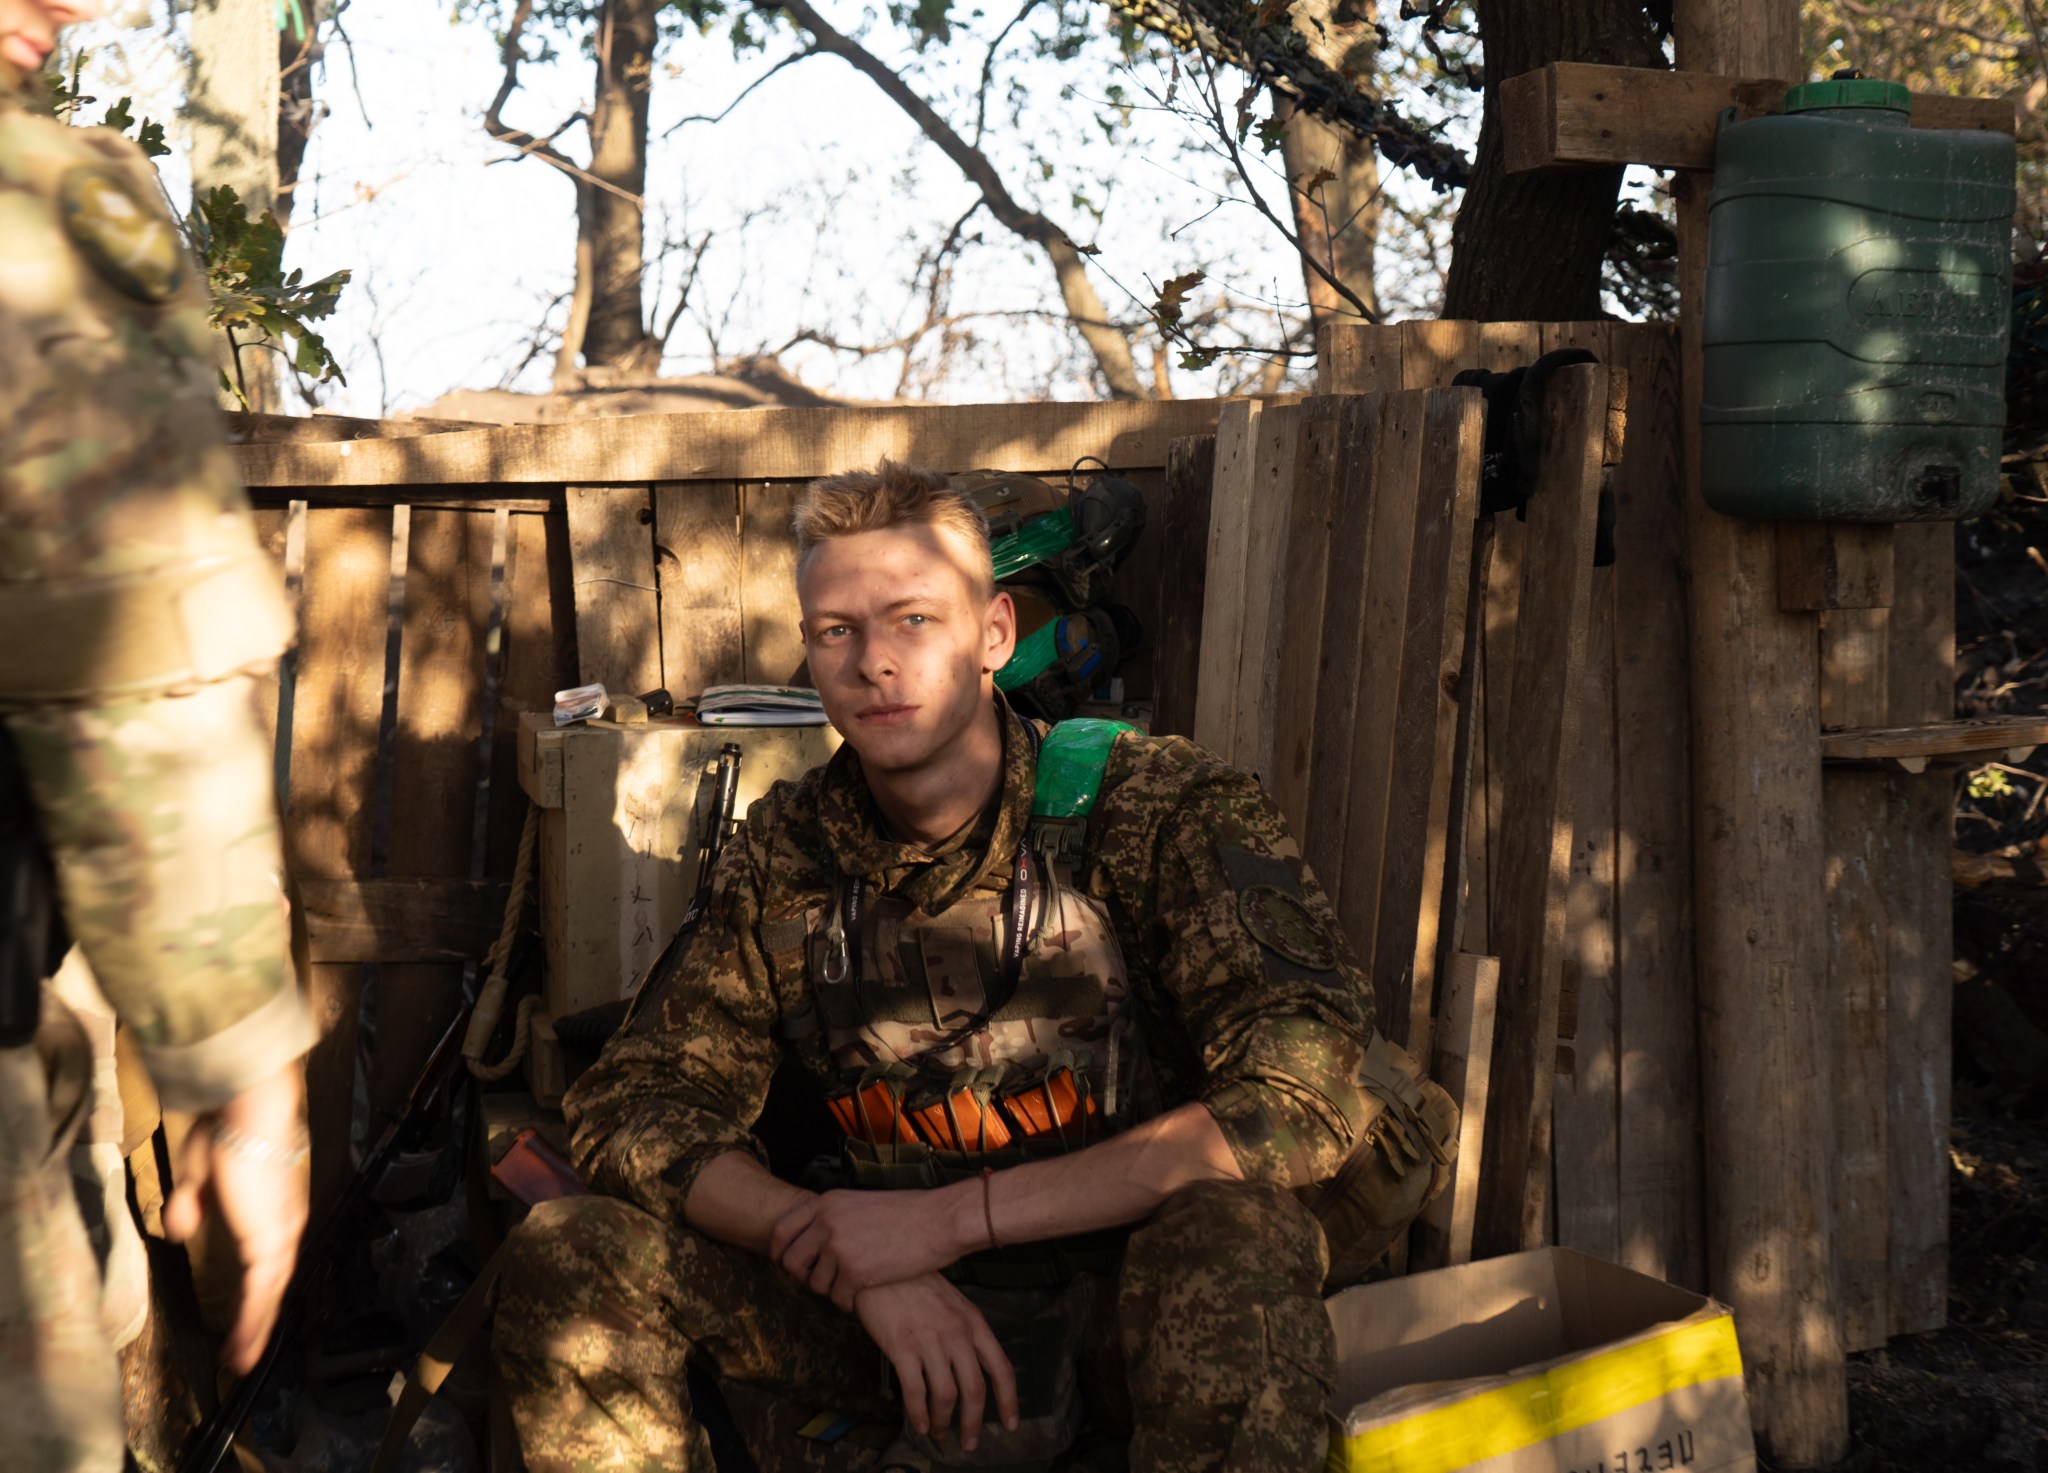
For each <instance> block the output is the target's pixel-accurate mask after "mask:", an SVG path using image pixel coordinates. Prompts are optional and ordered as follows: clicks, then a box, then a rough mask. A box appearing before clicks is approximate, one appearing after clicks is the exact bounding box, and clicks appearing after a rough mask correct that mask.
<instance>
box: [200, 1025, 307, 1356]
mask: <svg viewBox="0 0 2048 1473" xmlns="http://www.w3.org/2000/svg"><path fill="white" fill-rule="evenodd" d="M305 1104H306V1082H305V1076H304V1075H303V1074H302V1073H301V1072H300V1069H299V1066H298V1065H297V1064H293V1065H291V1066H290V1067H289V1068H286V1069H284V1070H281V1071H280V1072H278V1073H276V1074H273V1075H272V1076H270V1078H268V1079H266V1080H264V1081H262V1082H261V1083H260V1084H255V1085H251V1086H250V1087H249V1088H248V1089H245V1090H243V1091H242V1092H241V1093H240V1094H238V1095H236V1096H235V1097H234V1098H233V1099H231V1100H229V1101H228V1102H227V1103H226V1104H224V1105H222V1106H221V1107H220V1108H219V1109H218V1110H216V1111H214V1112H213V1114H212V1115H210V1116H209V1117H207V1118H206V1119H205V1120H202V1121H201V1122H200V1123H199V1125H198V1126H196V1127H195V1128H194V1129H193V1131H192V1134H191V1135H190V1136H189V1137H187V1138H186V1141H185V1149H184V1151H183V1152H182V1154H181V1155H180V1157H179V1163H178V1165H179V1170H178V1187H177V1190H176V1191H175V1192H174V1193H173V1194H172V1196H171V1200H170V1203H169V1205H167V1206H166V1207H165V1208H164V1230H165V1231H166V1232H167V1233H169V1234H170V1236H171V1238H172V1239H173V1240H174V1241H176V1242H181V1243H182V1242H183V1241H185V1240H186V1239H187V1238H189V1237H191V1236H192V1234H193V1233H195V1232H197V1231H198V1229H199V1219H200V1216H201V1212H202V1210H203V1209H202V1207H201V1196H202V1194H203V1193H204V1194H207V1195H210V1196H211V1198H212V1200H213V1206H214V1208H215V1209H216V1210H217V1211H218V1212H219V1214H220V1221H221V1224H222V1226H224V1227H225V1228H226V1229H227V1230H228V1232H229V1234H230V1235H231V1236H232V1237H233V1238H234V1240H235V1253H236V1257H237V1258H238V1259H239V1261H240V1262H241V1265H242V1285H241V1292H240V1293H239V1295H238V1296H237V1298H236V1304H235V1322H234V1324H233V1325H232V1326H230V1327H229V1329H228V1338H227V1343H226V1344H225V1345H224V1346H222V1347H221V1359H222V1360H223V1361H224V1362H226V1364H227V1365H228V1366H229V1367H230V1368H232V1369H233V1370H234V1371H235V1372H237V1373H238V1374H246V1373H247V1372H248V1371H249V1370H250V1369H251V1368H253V1367H254V1366H255V1364H256V1361H257V1359H258V1357H260V1356H261V1355H262V1354H263V1347H264V1346H265V1345H266V1344H268V1343H269V1340H270V1332H271V1329H272V1328H273V1327H274V1326H275V1325H276V1323H277V1311H278V1305H279V1304H280V1303H281V1302H282V1300H283V1299H284V1291H285V1289H286V1287H287V1286H288V1285H289V1284H290V1283H291V1279H292V1270H293V1269H294V1268H295V1267H296V1266H297V1264H298V1255H299V1238H300V1235H301V1234H303V1233H304V1232H305V1230H306V1187H307V1176H308V1174H307V1170H306V1158H307V1152H306V1125H305Z"/></svg>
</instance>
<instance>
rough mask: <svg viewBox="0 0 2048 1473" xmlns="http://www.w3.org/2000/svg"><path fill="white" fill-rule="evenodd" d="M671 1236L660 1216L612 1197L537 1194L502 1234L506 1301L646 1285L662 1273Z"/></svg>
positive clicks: (559, 1298)
mask: <svg viewBox="0 0 2048 1473" xmlns="http://www.w3.org/2000/svg"><path fill="white" fill-rule="evenodd" d="M669 1237H670V1230H669V1229H668V1228H667V1227H666V1226H665V1225H664V1224H663V1223H662V1222H661V1221H660V1220H659V1219H657V1218H654V1217H652V1216H650V1215H648V1214H647V1213H645V1212H642V1211H641V1210H640V1209H639V1208H638V1207H635V1206H634V1205H633V1204H632V1203H630V1202H623V1201H620V1200H619V1199H618V1198H616V1197H597V1196H591V1197H560V1198H557V1199H556V1200H554V1201H552V1202H543V1203H541V1204H540V1205H539V1206H538V1207H536V1208H534V1209H533V1211H532V1212H530V1213H528V1214H527V1217H526V1220H525V1221H524V1222H522V1223H520V1224H519V1225H518V1226H517V1227H515V1228H514V1229H513V1230H512V1232H511V1233H510V1234H509V1235H508V1236H507V1238H506V1239H505V1247H504V1254H505V1260H504V1269H503V1283H504V1291H503V1298H504V1301H505V1307H506V1308H509V1309H512V1310H513V1312H515V1313H517V1312H518V1309H517V1307H518V1306H519V1305H520V1304H522V1303H528V1302H532V1303H536V1304H538V1305H541V1306H546V1305H547V1304H549V1303H550V1302H552V1303H555V1304H561V1303H562V1302H563V1301H569V1302H575V1303H583V1302H587V1301H588V1300H589V1299H590V1298H592V1297H593V1296H595V1295H597V1294H600V1293H612V1292H616V1291H617V1290H618V1289H620V1288H622V1287H623V1288H625V1289H627V1290H628V1291H629V1292H630V1291H632V1290H633V1289H636V1288H640V1289H644V1288H649V1287H651V1286H652V1285H653V1283H654V1282H655V1280H656V1279H657V1278H659V1277H661V1276H663V1275H662V1270H663V1269H664V1268H665V1267H666V1262H665V1260H666V1259H667V1258H668V1256H669V1252H670V1245H669V1243H668V1242H667V1241H666V1239H667V1238H669Z"/></svg>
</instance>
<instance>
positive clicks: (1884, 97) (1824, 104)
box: [1785, 77, 1913, 113]
mask: <svg viewBox="0 0 2048 1473" xmlns="http://www.w3.org/2000/svg"><path fill="white" fill-rule="evenodd" d="M1837 107H1869V108H1881V109H1883V110H1885V111H1887V112H1897V113H1911V112H1912V111H1913V94H1912V93H1911V92H1909V91H1907V90H1906V87H1905V85H1904V84H1903V83H1900V82H1885V81H1880V80H1879V79H1878V78H1876V77H1838V78H1831V79H1830V80H1828V81H1825V82H1802V83H1800V84H1799V85H1798V86H1797V87H1794V88H1793V89H1792V90H1791V91H1789V92H1787V93H1786V94H1785V111H1786V112H1788V113H1806V112H1814V111H1817V110H1818V109H1821V108H1837Z"/></svg>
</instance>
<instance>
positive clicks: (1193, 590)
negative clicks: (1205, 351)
mask: <svg viewBox="0 0 2048 1473" xmlns="http://www.w3.org/2000/svg"><path fill="white" fill-rule="evenodd" d="M1215 483H1216V437H1215V436H1214V435H1190V436H1189V437H1188V438H1187V439H1185V440H1176V441H1174V442H1173V444H1172V445H1171V446H1170V447H1168V449H1167V452H1166V516H1165V518H1164V519H1163V524H1162V525H1161V526H1160V527H1159V528H1158V529H1157V533H1158V537H1159V542H1160V548H1159V564H1160V567H1161V568H1162V569H1163V570H1164V576H1165V578H1166V580H1168V581H1170V582H1171V584H1172V585H1173V590H1174V602H1173V605H1172V607H1171V609H1169V608H1167V607H1166V606H1165V605H1164V604H1162V606H1161V612H1162V614H1170V613H1175V612H1177V613H1178V615H1179V617H1178V618H1162V619H1161V620H1160V627H1159V628H1158V629H1157V630H1155V631H1152V633H1153V634H1154V641H1153V646H1152V730H1153V732H1154V733H1155V734H1158V735H1170V736H1192V735H1193V734H1194V730H1195V702H1196V695H1195V691H1196V689H1197V687H1198V685H1199V684H1200V679H1201V668H1202V605H1203V601H1204V599H1205V598H1206V596H1207V588H1208V550H1209V503H1210V497H1211V495H1212V491H1213V488H1214V486H1215Z"/></svg>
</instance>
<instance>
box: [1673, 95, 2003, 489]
mask: <svg viewBox="0 0 2048 1473" xmlns="http://www.w3.org/2000/svg"><path fill="white" fill-rule="evenodd" d="M1911 106H1912V98H1911V95H1910V94H1909V93H1908V92H1907V91H1906V89H1905V88H1904V87H1901V86H1899V85H1898V84H1896V83H1893V82H1881V81H1874V80H1867V79H1863V78H1855V79H1845V80H1836V81H1831V82H1809V83H1807V84H1806V85H1805V86H1801V87H1794V88H1793V89H1792V90H1791V91H1790V92H1789V93H1787V94H1786V97H1785V112H1784V113H1783V115H1781V116H1775V117H1762V118H1751V119H1748V120H1746V121H1736V120H1734V117H1733V112H1732V110H1731V112H1730V114H1729V115H1728V117H1726V118H1725V119H1724V120H1723V123H1722V127H1721V133H1720V143H1719V147H1718V150H1717V152H1716V156H1715V161H1714V190H1713V195H1712V197H1711V203H1710V205H1709V216H1708V218H1709V221H1710V226H1709V232H1710V233H1709V237H1708V264H1707V284H1706V301H1705V322H1704V326H1703V341H1704V345H1705V353H1706V361H1705V365H1704V368H1705V380H1704V385H1703V399H1702V402H1701V405H1700V422H1701V451H1702V456H1701V458H1702V486H1703V490H1704V492H1705V494H1706V498H1707V504H1708V505H1710V506H1712V507H1714V508H1715V509H1716V510H1718V511H1723V512H1726V513H1728V514H1729V515H1731V516H1739V517H1764V518H1788V519H1804V520H1813V521H1850V522H1906V521H1929V520H1952V519H1957V518H1961V517H1969V516H1975V515H1976V514H1977V513H1979V512H1981V511H1983V510H1984V509H1985V508H1986V507H1988V506H1989V505H1990V504H1991V503H1992V502H1993V501H1994V500H1995V499H1997V496H1998V453H1999V439H2000V434H2001V431H2002V430H2003V428H2004V425H2005V355H2006V339H2007V334H2008V332H2009V330H2010V324H2011V303H2012V218H2013V207H2014V203H2015V189H2014V170H2015V167H2016V165H2015V154H2014V146H2013V140H2012V139H2011V138H2010V137H2009V136H2007V135H2005V134H2001V133H1969V132H1951V131H1946V130H1940V129H1930V128H1914V127H1911V126H1909V123H1910V115H1909V109H1910V108H1911Z"/></svg>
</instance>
